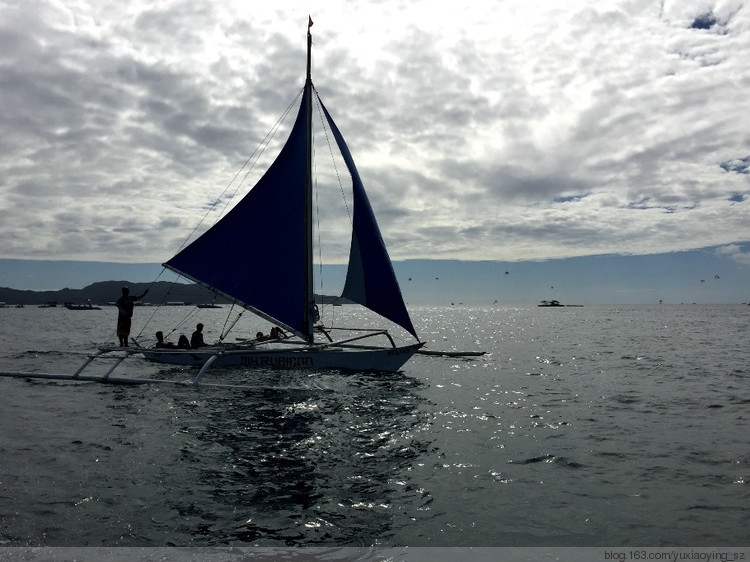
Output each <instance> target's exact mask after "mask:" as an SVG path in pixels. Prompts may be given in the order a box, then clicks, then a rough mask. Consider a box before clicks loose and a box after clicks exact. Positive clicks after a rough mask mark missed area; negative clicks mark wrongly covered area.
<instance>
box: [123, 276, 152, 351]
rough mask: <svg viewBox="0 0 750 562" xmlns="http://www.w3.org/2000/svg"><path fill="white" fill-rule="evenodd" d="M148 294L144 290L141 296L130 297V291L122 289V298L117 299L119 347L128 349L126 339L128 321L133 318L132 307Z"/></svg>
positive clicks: (128, 330) (128, 327) (128, 332)
mask: <svg viewBox="0 0 750 562" xmlns="http://www.w3.org/2000/svg"><path fill="white" fill-rule="evenodd" d="M146 293H148V289H146V290H145V291H144V292H143V294H142V295H138V296H137V297H131V296H130V289H128V288H127V287H123V288H122V296H121V297H120V298H119V299H117V303H116V304H117V311H118V312H117V337H118V339H119V340H120V347H128V337H129V336H130V320H131V318H133V306H134V305H135V301H139V300H141V299H142V298H143V297H145V296H146Z"/></svg>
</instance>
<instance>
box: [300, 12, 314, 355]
mask: <svg viewBox="0 0 750 562" xmlns="http://www.w3.org/2000/svg"><path fill="white" fill-rule="evenodd" d="M312 25H313V21H312V18H309V23H308V25H307V77H306V79H305V95H304V96H303V97H304V99H305V152H306V158H305V313H304V319H303V321H302V331H303V332H304V334H305V335H306V337H307V341H308V342H309V343H313V340H314V335H313V325H314V324H315V321H316V316H315V313H314V304H315V291H314V283H313V216H312V209H313V199H312V187H313V185H312V183H313V182H312V74H311V71H310V69H311V58H312V57H311V52H312V35H311V34H310V28H311V27H312Z"/></svg>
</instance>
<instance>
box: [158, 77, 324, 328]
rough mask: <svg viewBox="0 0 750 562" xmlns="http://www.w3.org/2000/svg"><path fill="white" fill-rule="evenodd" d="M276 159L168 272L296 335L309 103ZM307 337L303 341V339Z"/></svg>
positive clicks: (301, 310) (301, 297) (300, 312)
mask: <svg viewBox="0 0 750 562" xmlns="http://www.w3.org/2000/svg"><path fill="white" fill-rule="evenodd" d="M309 95H310V92H309V89H308V88H305V93H304V94H303V99H302V103H301V105H300V111H299V113H298V115H297V119H296V121H295V123H294V127H293V128H292V132H291V134H290V135H289V139H287V141H286V144H285V145H284V148H283V149H282V150H281V152H280V153H279V156H278V157H277V158H276V160H275V161H274V162H273V164H272V165H271V166H270V167H269V169H268V170H267V171H266V173H265V174H264V175H263V177H261V179H260V180H259V181H258V183H257V184H256V185H255V186H254V187H253V189H251V190H250V191H249V192H248V194H247V195H246V196H245V197H244V198H243V199H242V200H241V201H240V202H239V203H238V204H237V205H236V206H235V207H234V208H233V209H232V210H231V211H230V212H229V213H227V215H226V216H224V217H223V218H222V219H221V220H220V221H219V222H217V223H216V224H215V225H214V226H213V227H211V228H210V229H209V230H207V231H206V232H205V233H204V234H203V235H202V236H200V237H199V238H197V239H196V240H195V241H193V242H192V243H191V244H190V245H189V246H187V247H186V248H184V249H183V250H182V251H181V252H179V253H178V254H177V255H176V256H174V257H173V258H172V259H170V260H169V261H168V262H167V263H165V264H164V265H165V266H166V267H168V268H170V269H172V270H174V271H176V272H178V273H180V274H182V275H184V276H185V277H187V278H189V279H192V280H193V281H196V282H197V283H200V284H202V285H205V286H207V287H209V288H211V289H212V290H215V291H218V292H220V293H222V294H224V295H226V296H228V297H230V298H232V299H236V300H237V301H238V302H239V303H241V304H242V305H243V306H245V307H246V308H248V309H250V310H252V311H253V312H255V313H257V314H259V315H260V316H262V317H264V318H267V319H269V320H272V321H273V322H276V323H278V324H280V325H282V326H283V327H284V328H286V329H288V330H290V331H293V332H295V333H297V334H302V333H303V328H304V322H305V308H306V307H305V287H306V271H307V270H306V256H305V254H306V251H305V248H306V238H305V228H306V226H305V225H306V221H305V175H306V172H305V159H306V150H305V137H306V124H305V121H306V115H305V108H306V107H307V97H308V96H309ZM303 337H304V336H303Z"/></svg>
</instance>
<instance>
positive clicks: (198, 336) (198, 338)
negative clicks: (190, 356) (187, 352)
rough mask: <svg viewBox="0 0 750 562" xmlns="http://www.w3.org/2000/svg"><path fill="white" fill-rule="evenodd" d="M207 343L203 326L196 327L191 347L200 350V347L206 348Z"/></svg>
mask: <svg viewBox="0 0 750 562" xmlns="http://www.w3.org/2000/svg"><path fill="white" fill-rule="evenodd" d="M205 346H206V342H204V341H203V324H198V325H197V326H196V327H195V332H193V335H192V336H191V338H190V347H192V348H193V349H198V348H199V347H205Z"/></svg>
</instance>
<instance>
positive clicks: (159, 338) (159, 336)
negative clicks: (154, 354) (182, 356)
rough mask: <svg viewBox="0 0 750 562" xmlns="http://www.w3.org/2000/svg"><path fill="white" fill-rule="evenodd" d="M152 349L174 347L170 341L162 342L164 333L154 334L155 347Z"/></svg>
mask: <svg viewBox="0 0 750 562" xmlns="http://www.w3.org/2000/svg"><path fill="white" fill-rule="evenodd" d="M154 347H174V344H173V343H172V342H171V341H164V333H163V332H156V345H155V346H154Z"/></svg>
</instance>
